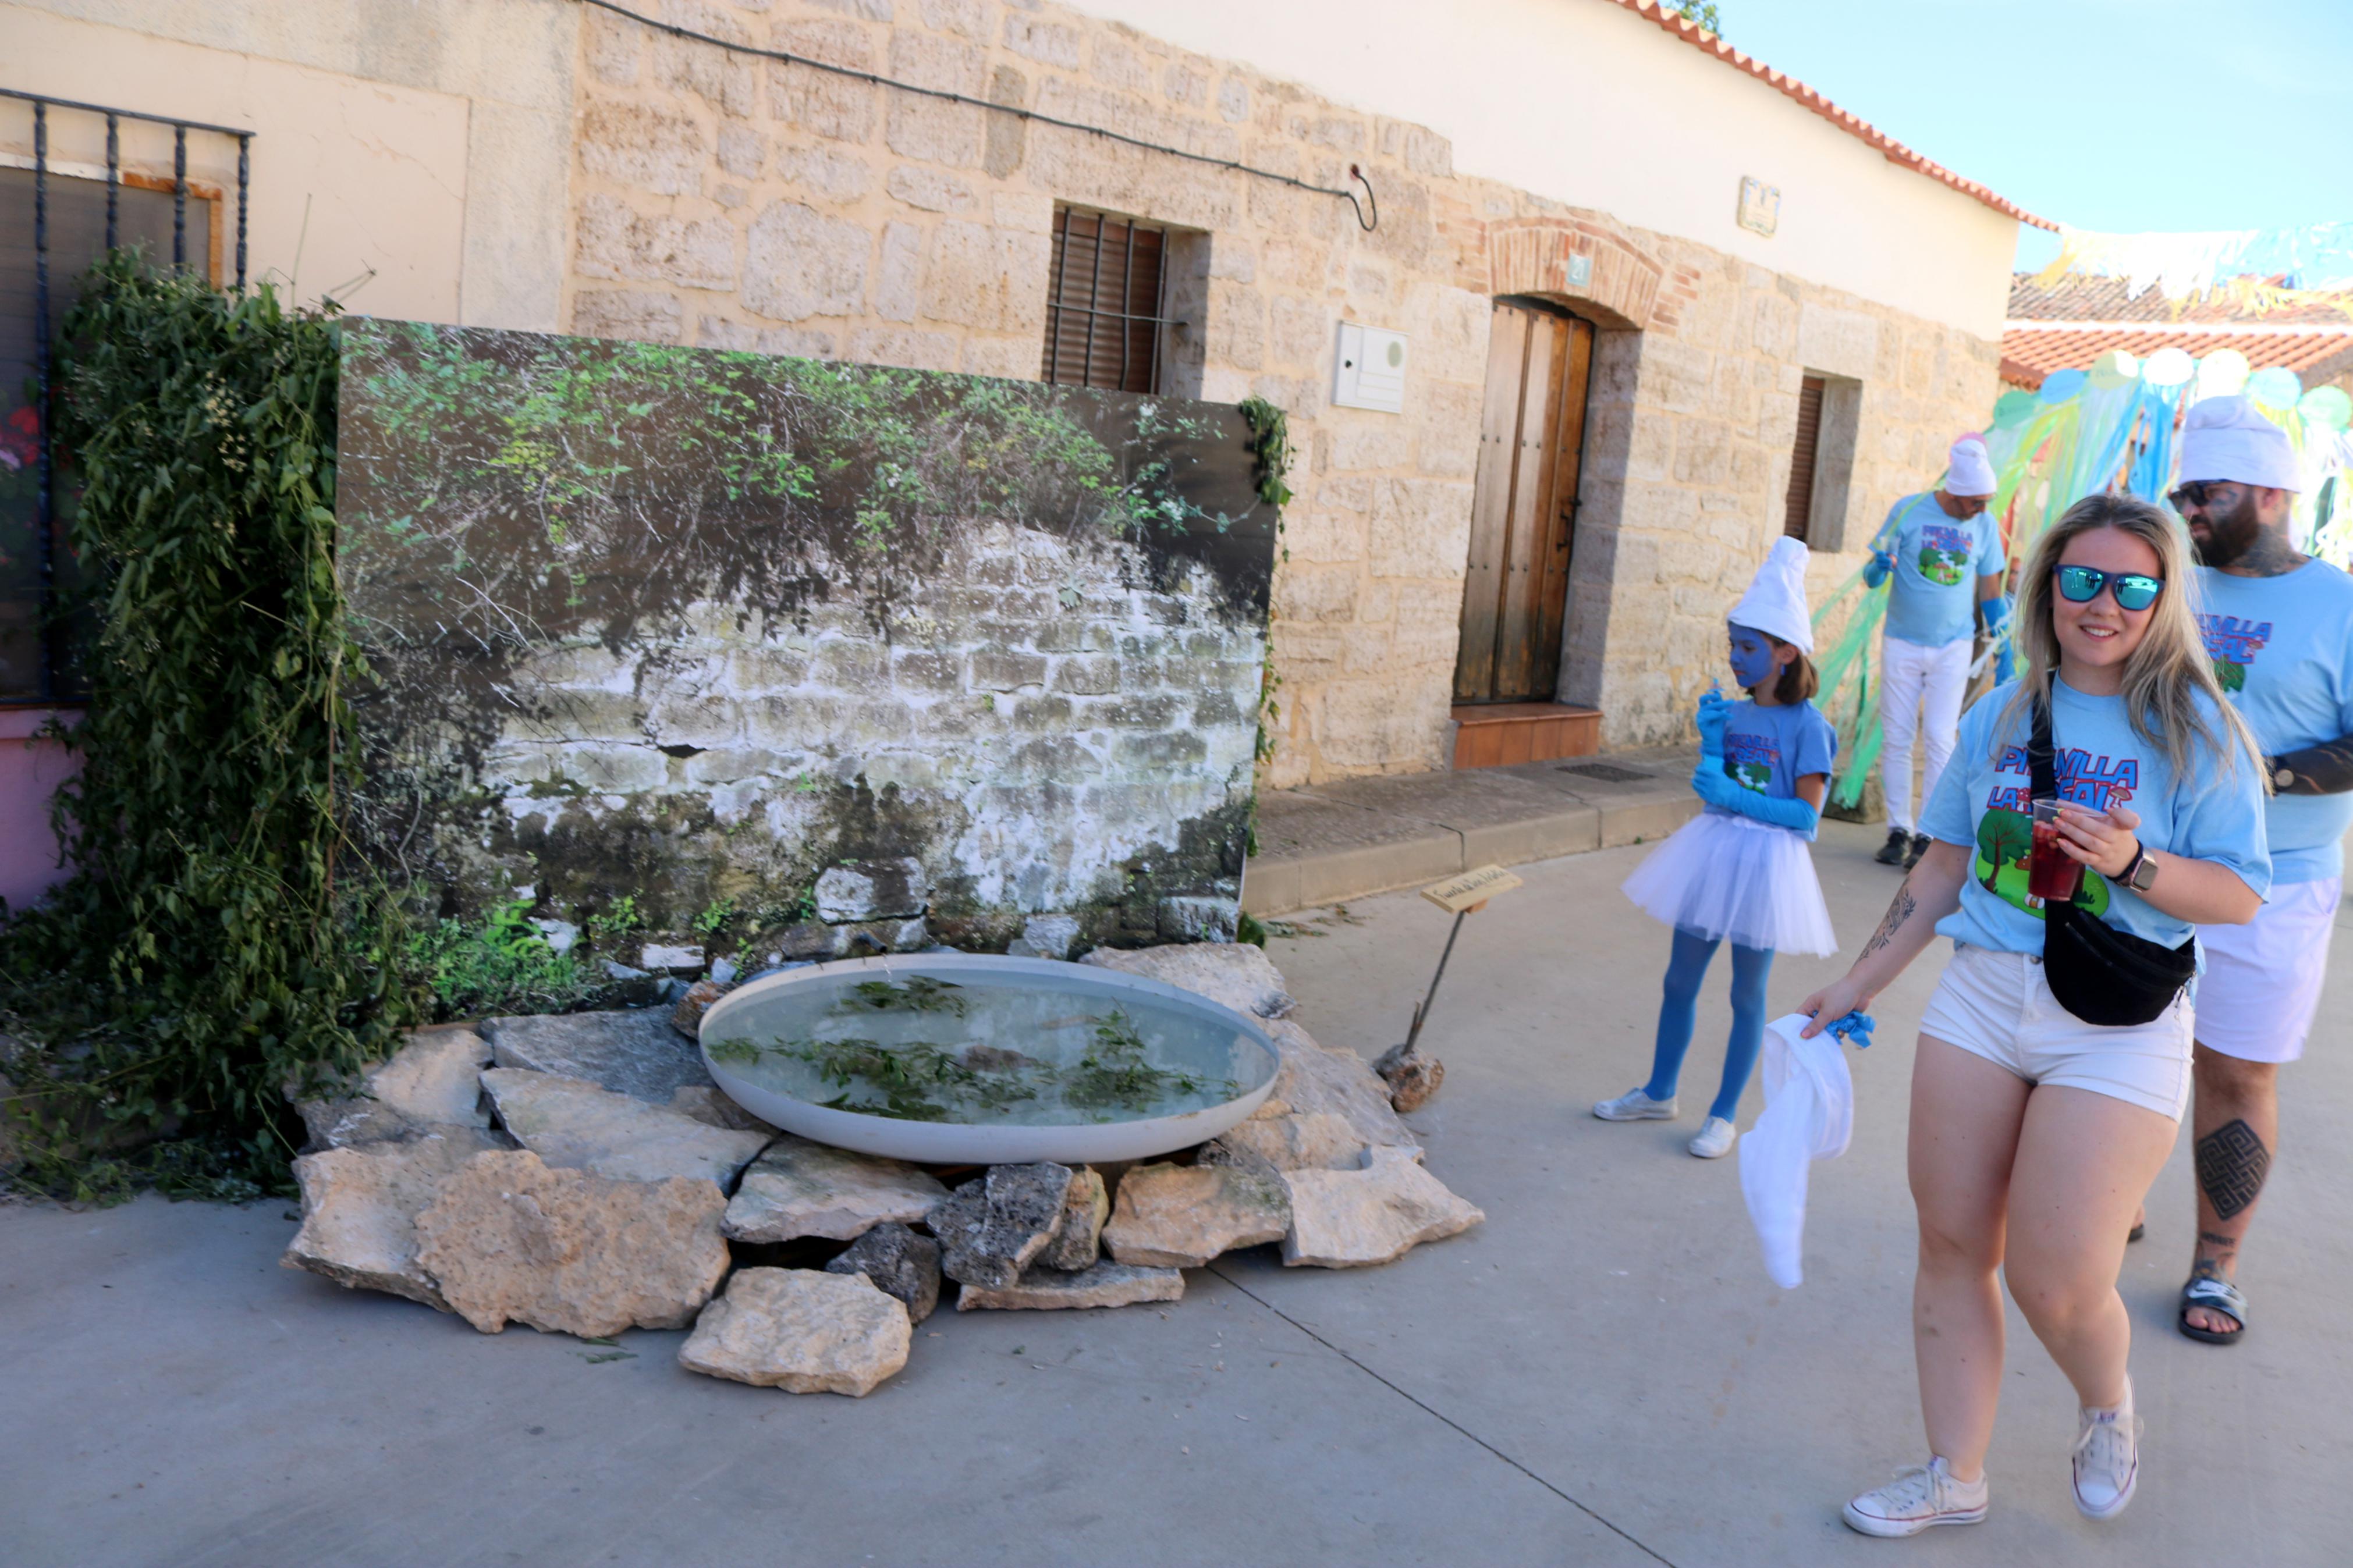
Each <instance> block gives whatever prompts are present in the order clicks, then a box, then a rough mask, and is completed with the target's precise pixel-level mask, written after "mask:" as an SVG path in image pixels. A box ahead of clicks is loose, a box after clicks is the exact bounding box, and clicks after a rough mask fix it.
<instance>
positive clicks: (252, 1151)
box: [0, 252, 420, 1197]
mask: <svg viewBox="0 0 2353 1568" xmlns="http://www.w3.org/2000/svg"><path fill="white" fill-rule="evenodd" d="M63 342H64V349H63V353H62V357H61V359H60V362H59V363H60V370H61V374H60V376H59V379H58V392H57V400H56V401H57V405H56V409H55V418H56V420H57V426H56V428H57V431H58V440H59V443H60V446H61V447H62V449H63V450H64V451H65V452H66V453H67V454H68V456H69V464H70V468H69V473H70V476H71V478H72V479H73V481H74V483H75V484H76V485H77V486H78V488H79V501H78V504H77V505H75V506H74V507H73V508H72V509H71V516H70V522H69V542H70V546H71V549H72V552H73V554H74V556H75V558H76V560H77V562H78V563H79V567H80V569H81V572H82V574H83V577H84V581H85V583H86V588H85V593H86V595H87V603H86V604H85V605H82V606H80V607H79V610H80V613H81V614H82V615H84V616H86V617H87V619H88V620H89V622H90V624H92V625H93V626H94V627H95V635H94V637H93V641H92V645H91V647H90V650H89V653H88V656H87V658H88V668H89V677H90V709H89V711H88V713H87V715H86V716H85V717H84V719H83V720H82V721H81V722H80V723H79V725H77V726H75V727H74V728H73V729H72V730H71V731H69V734H68V738H69V743H70V744H71V745H72V747H73V748H74V750H75V751H76V752H78V753H79V760H80V764H81V766H80V772H79V775H78V776H77V777H76V778H75V779H74V780H73V781H72V782H71V783H69V784H67V785H66V786H65V788H64V789H63V790H62V791H61V792H60V793H59V795H58V798H57V801H56V803H55V806H54V808H53V809H54V811H55V813H56V817H57V824H58V830H59V833H60V835H61V837H63V839H64V841H65V842H66V843H67V844H68V845H69V847H70V851H71V857H72V863H73V865H74V868H75V870H74V873H73V875H72V877H71V878H70V879H69V880H68V881H66V882H65V883H64V884H63V885H62V886H60V887H59V888H58V889H56V890H55V891H54V893H53V894H52V896H51V897H50V899H49V900H47V902H46V903H44V904H43V905H42V906H40V907H38V908H36V909H33V910H23V911H12V912H11V913H10V915H9V918H8V919H7V921H6V923H5V926H0V1028H5V1031H6V1032H7V1033H8V1034H10V1035H12V1036H14V1037H16V1040H17V1041H19V1042H21V1044H20V1047H19V1048H18V1049H17V1050H16V1054H15V1057H14V1058H13V1059H12V1060H10V1061H9V1062H8V1063H7V1064H6V1065H5V1072H6V1075H7V1077H8V1079H10V1080H11V1082H12V1084H13V1096H12V1098H11V1099H10V1100H7V1101H6V1102H5V1105H4V1106H0V1114H5V1116H6V1117H7V1118H8V1120H9V1121H10V1122H11V1123H12V1126H11V1127H10V1128H9V1129H8V1131H10V1132H11V1133H12V1134H13V1135H14V1136H15V1138H16V1141H17V1142H18V1144H19V1147H20V1148H21V1149H22V1150H23V1151H24V1152H25V1153H24V1163H23V1164H22V1166H21V1168H20V1169H19V1170H17V1171H16V1173H14V1174H15V1179H16V1180H17V1181H18V1182H20V1183H26V1184H34V1185H37V1186H42V1187H45V1188H47V1189H48V1190H52V1191H58V1192H62V1193H65V1194H69V1195H78V1196H82V1197H94V1196H100V1197H102V1196H107V1195H111V1194H117V1193H120V1192H122V1191H126V1190H128V1189H129V1187H130V1186H131V1185H132V1184H135V1183H137V1182H139V1181H141V1180H154V1181H160V1182H162V1183H163V1184H164V1185H166V1186H167V1187H171V1188H173V1189H174V1190H184V1191H191V1192H206V1193H214V1194H225V1195H232V1196H235V1195H249V1194H258V1193H259V1192H261V1191H263V1190H276V1189H282V1188H283V1187H284V1184H285V1173H286V1160H287V1156H288V1155H289V1154H290V1153H291V1152H292V1150H293V1148H294V1146H295V1144H296V1142H298V1141H299V1122H296V1121H293V1120H292V1118H291V1115H290V1110H289V1107H288V1105H287V1103H286V1100H285V1097H284V1093H283V1089H284V1086H286V1085H287V1084H289V1083H290V1082H301V1081H306V1080H312V1081H315V1080H317V1079H322V1078H323V1077H325V1076H327V1075H332V1074H336V1073H339V1072H342V1071H344V1070H348V1069H351V1068H355V1067H357V1066H358V1065H359V1064H360V1063H362V1062H363V1061H364V1060H365V1059H367V1058H370V1057H372V1056H373V1055H375V1054H376V1053H377V1052H378V1051H379V1050H381V1049H382V1048H383V1047H384V1046H385V1044H386V1043H387V1041H388V1039H389V1037H390V1032H391V1031H392V1030H393V1029H395V1028H396V1027H397V1026H401V1025H403V1024H405V1023H406V1021H408V1020H409V1019H411V1018H413V1017H414V1016H417V1011H418V1003H419V1000H420V998H419V994H418V993H419V990H420V988H419V987H417V986H416V985H415V984H412V982H411V981H410V980H409V979H408V978H407V977H408V976H409V975H410V974H411V973H413V968H412V966H411V965H410V964H408V963H406V962H405V961H404V954H405V952H406V945H407V942H406V933H405V928H404V926H403V923H402V922H401V921H400V919H399V917H398V915H397V914H396V911H395V910H394V909H393V908H392V906H391V904H390V902H389V901H388V900H386V899H385V897H384V896H383V893H382V890H381V888H380V886H379V885H378V884H377V883H376V882H375V879H373V878H371V877H369V876H368V875H366V874H365V873H364V869H363V868H360V867H358V866H356V865H354V864H353V860H352V858H351V857H349V856H348V855H347V854H346V853H345V852H344V845H343V830H342V806H343V800H344V798H345V793H346V789H347V786H348V784H349V783H350V781H351V779H352V777H353V772H354V769H355V767H356V764H357V763H358V749H357V745H356V742H355V741H354V736H353V725H352V721H351V714H350V710H349V708H348V705H347V701H346V691H347V689H349V688H350V687H351V685H352V684H353V682H354V681H356V680H359V679H363V678H364V674H365V670H364V666H363V664H362V662H361V660H360V658H359V656H358V653H357V650H356V648H355V647H354V645H353V642H352V640H351V637H349V635H348V633H347V631H346V629H345V626H344V624H343V605H342V600H341V596H340V595H339V592H338V589H337V584H336V577H335V563H334V511H333V508H334V498H335V395H336V373H337V340H336V326H335V322H334V321H333V319H332V304H330V306H329V307H328V308H327V309H326V310H320V311H306V310H294V309H290V308H289V307H288V306H287V305H286V304H285V303H284V302H282V301H281V300H280V299H279V297H278V296H277V294H276V293H275V291H274V290H273V289H270V288H269V286H267V285H264V286H263V287H262V288H261V289H259V290H258V291H256V292H254V293H251V294H248V295H243V296H233V295H228V294H224V293H221V292H219V291H216V290H215V289H211V288H209V287H207V286H206V285H205V284H204V283H203V282H201V281H200V280H198V279H195V278H193V277H191V276H188V275H185V274H177V273H169V272H162V271H153V270H150V269H149V268H147V267H146V266H145V265H144V264H143V262H142V260H141V259H140V258H138V257H137V256H136V255H134V254H132V253H124V252H118V253H115V254H114V255H113V256H111V258H108V259H107V260H105V261H102V262H100V264H99V265H98V267H97V268H95V269H94V270H93V271H92V273H91V274H90V277H89V279H88V280H87V283H86V285H85V287H84V289H83V291H82V294H81V299H80V302H79V304H78V305H77V306H76V307H75V309H74V310H73V311H72V312H71V314H70V315H69V317H68V318H67V320H66V321H65V323H64V334H63ZM0 1174H5V1173H0Z"/></svg>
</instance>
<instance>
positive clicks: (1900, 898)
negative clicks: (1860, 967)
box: [1862, 877, 1920, 958]
mask: <svg viewBox="0 0 2353 1568" xmlns="http://www.w3.org/2000/svg"><path fill="white" fill-rule="evenodd" d="M1919 908H1920V900H1917V899H1915V898H1914V897H1913V896H1912V879H1911V878H1909V877H1906V878H1905V879H1904V885H1903V886H1902V887H1900V888H1898V889H1895V901H1894V903H1892V904H1890V905H1888V906H1887V913H1886V914H1885V915H1883V917H1881V919H1880V921H1879V929H1878V930H1877V931H1873V932H1872V933H1871V940H1870V941H1869V942H1864V943H1863V944H1862V956H1863V957H1864V958H1869V957H1870V956H1871V955H1872V954H1873V953H1874V952H1878V951H1879V950H1880V949H1881V948H1883V947H1885V946H1886V945H1887V944H1888V943H1889V942H1894V940H1895V933H1896V932H1897V931H1901V930H1903V929H1904V922H1905V921H1908V920H1910V919H1911V918H1912V916H1913V914H1914V913H1915V911H1917V910H1918V909H1919Z"/></svg>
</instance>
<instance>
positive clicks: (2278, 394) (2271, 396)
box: [2247, 364, 2304, 409]
mask: <svg viewBox="0 0 2353 1568" xmlns="http://www.w3.org/2000/svg"><path fill="white" fill-rule="evenodd" d="M2247 395H2248V396H2249V397H2252V398H2253V399H2254V400H2255V401H2256V402H2257V403H2260V404H2262V405H2264V406H2265V407H2267V408H2281V409H2286V408H2294V407H2295V405H2296V400H2297V399H2299V398H2301V397H2302V396H2303V395H2304V383H2303V382H2301V381H2299V380H2298V379H2296V374H2295V372H2294V371H2292V370H2290V369H2288V368H2287V367H2286V366H2285V365H2282V364H2274V365H2267V366H2265V367H2264V368H2263V369H2262V370H2259V371H2257V372H2255V374H2253V375H2251V376H2249V377H2247Z"/></svg>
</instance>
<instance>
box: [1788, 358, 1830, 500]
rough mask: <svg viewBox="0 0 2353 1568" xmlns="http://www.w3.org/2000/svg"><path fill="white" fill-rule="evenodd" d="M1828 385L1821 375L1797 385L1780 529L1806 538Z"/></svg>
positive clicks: (1813, 376)
mask: <svg viewBox="0 0 2353 1568" xmlns="http://www.w3.org/2000/svg"><path fill="white" fill-rule="evenodd" d="M1826 385H1827V384H1826V383H1825V382H1824V381H1823V379H1822V378H1821V377H1820V376H1819V375H1810V376H1807V377H1806V378H1805V379H1804V380H1803V381H1801V382H1799V384H1798V438H1797V440H1796V441H1795V442H1794V443H1792V450H1791V452H1790V454H1789V493H1788V496H1786V497H1785V498H1783V499H1784V503H1785V504H1784V509H1783V510H1782V513H1781V531H1782V532H1784V533H1786V534H1788V536H1789V537H1790V538H1792V539H1804V538H1805V537H1806V529H1807V524H1808V522H1809V521H1810V519H1811V518H1812V516H1813V512H1814V465H1815V457H1816V454H1817V453H1818V452H1819V451H1820V448H1821V442H1822V393H1823V391H1824V389H1825V387H1826Z"/></svg>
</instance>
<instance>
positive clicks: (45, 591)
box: [0, 88, 254, 703]
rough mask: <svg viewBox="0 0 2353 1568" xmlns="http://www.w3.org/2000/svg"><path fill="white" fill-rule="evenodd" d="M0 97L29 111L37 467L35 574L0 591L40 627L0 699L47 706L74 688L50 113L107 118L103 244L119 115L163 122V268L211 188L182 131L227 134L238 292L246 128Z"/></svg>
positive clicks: (116, 168)
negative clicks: (61, 586)
mask: <svg viewBox="0 0 2353 1568" xmlns="http://www.w3.org/2000/svg"><path fill="white" fill-rule="evenodd" d="M0 98H6V99H15V100H18V101H20V102H26V103H29V104H31V106H32V110H33V168H32V175H33V224H32V237H33V246H32V274H33V277H32V284H33V287H32V306H33V320H32V334H31V335H32V342H31V349H32V365H33V383H32V415H33V426H34V429H33V436H34V439H35V441H36V442H37V450H36V453H35V461H36V462H37V465H38V468H37V481H36V490H35V498H36V499H35V502H34V508H33V516H32V517H31V518H30V519H28V520H26V521H28V523H29V531H30V533H31V536H32V543H33V552H32V553H33V554H34V556H35V563H36V579H37V580H36V582H35V583H33V584H24V585H19V584H5V585H0V595H6V596H7V597H10V598H16V599H19V600H20V604H19V605H16V606H11V608H12V610H13V609H22V610H26V611H29V612H30V615H29V616H28V617H27V618H28V619H30V620H31V621H33V622H34V623H36V624H37V625H38V626H39V627H40V628H41V630H40V632H39V634H38V637H39V643H40V651H39V655H38V657H37V660H35V661H33V662H36V663H37V670H38V674H37V680H36V681H35V682H33V683H31V689H26V683H25V682H24V681H22V679H21V678H19V679H9V680H8V681H7V682H6V686H7V689H0V703H7V702H11V701H14V702H25V701H34V702H39V703H48V702H54V701H58V700H72V698H73V696H74V695H75V694H74V693H71V692H69V690H67V689H66V685H67V681H66V679H65V678H64V671H65V669H66V668H67V665H68V663H69V660H68V658H67V657H66V655H67V650H66V649H65V647H64V646H63V637H62V635H61V633H60V631H59V629H58V626H57V624H56V609H57V586H58V584H57V577H58V571H57V567H58V563H57V545H58V541H57V510H58V509H57V482H58V479H57V452H56V449H55V445H54V442H53V440H52V438H51V430H52V427H53V426H54V419H53V417H52V416H53V414H54V412H55V410H54V409H53V407H52V406H51V401H50V399H51V391H52V389H51V386H50V368H51V365H50V359H51V343H50V339H51V334H52V332H53V331H54V330H55V326H56V320H55V318H56V315H57V312H56V311H55V310H53V309H52V306H53V296H54V289H53V287H52V279H51V276H50V273H51V262H52V260H53V257H52V246H51V233H50V229H51V206H52V200H53V194H52V190H51V183H52V180H53V179H55V178H57V177H60V174H61V171H59V170H58V168H57V166H56V165H55V164H53V163H52V161H51V157H50V150H49V142H50V117H51V116H52V115H53V114H56V113H58V112H60V111H63V112H67V113H73V114H92V115H98V116H100V117H101V118H102V119H103V120H104V121H105V122H106V227H105V247H106V249H108V250H112V249H114V248H115V247H116V246H117V245H118V244H120V243H121V220H122V190H123V186H124V184H126V173H125V170H124V167H123V162H122V139H121V131H122V122H123V121H126V120H131V121H141V122H142V123H145V124H150V125H163V126H168V127H169V128H170V129H171V132H172V177H171V182H170V186H169V188H170V192H171V197H172V265H173V266H174V267H186V266H189V265H190V264H191V258H190V256H189V254H188V198H189V196H190V195H191V194H192V193H193V194H195V195H198V198H199V199H200V200H202V199H210V198H211V196H213V195H216V194H217V193H216V190H206V189H200V188H199V187H198V186H197V185H195V184H192V183H191V181H190V180H189V178H188V137H189V135H190V133H191V132H195V133H198V134H203V135H212V136H226V137H228V138H230V139H232V140H234V141H235V142H236V143H237V244H236V251H235V268H236V288H237V291H238V292H239V293H242V292H244V289H245V276H246V208H247V205H248V204H247V199H246V198H247V192H248V186H249V183H250V174H251V167H252V157H251V155H252V143H253V136H254V133H253V132H250V131H244V130H240V129H238V128H237V127H236V126H231V125H212V124H207V123H206V122H205V121H199V120H181V119H176V118H174V117H173V116H171V115H165V114H148V113H143V112H142V111H141V110H134V109H110V108H108V107H106V106H105V105H103V104H96V103H81V102H78V101H76V100H72V99H64V98H51V97H48V96H47V95H45V94H41V93H35V92H24V91H19V90H17V89H13V88H0ZM130 178H131V181H132V183H135V184H137V185H139V186H142V187H145V188H151V189H152V188H155V187H157V186H160V185H161V184H162V182H161V180H160V179H157V178H154V177H152V176H136V175H134V176H131V177H130ZM216 232H217V229H216V226H215V225H213V224H211V223H210V222H207V223H206V234H207V235H211V234H214V233H216ZM206 248H207V250H209V249H210V246H209V245H208V246H207V247H206ZM89 259H93V258H90V257H89V256H88V255H87V254H86V252H82V251H80V250H77V251H76V253H75V254H74V255H72V256H70V257H69V258H66V261H67V265H69V266H71V267H72V268H74V269H75V270H77V271H78V270H79V267H80V266H81V265H82V264H83V263H84V262H86V261H87V260H89ZM210 260H211V258H210V257H206V258H199V259H198V261H197V264H198V265H199V266H202V267H203V269H204V270H206V272H207V273H209V272H210V271H211V270H212V268H211V267H210V265H208V263H209V261H210ZM25 587H30V588H31V590H32V592H31V594H30V595H25V593H24V589H25ZM26 596H29V597H31V598H33V599H34V601H35V602H34V603H33V604H31V605H23V604H21V599H22V598H23V597H26ZM10 618H11V619H12V620H13V619H15V618H16V617H15V616H13V615H12V616H11V617H10ZM11 662H14V661H11Z"/></svg>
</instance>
